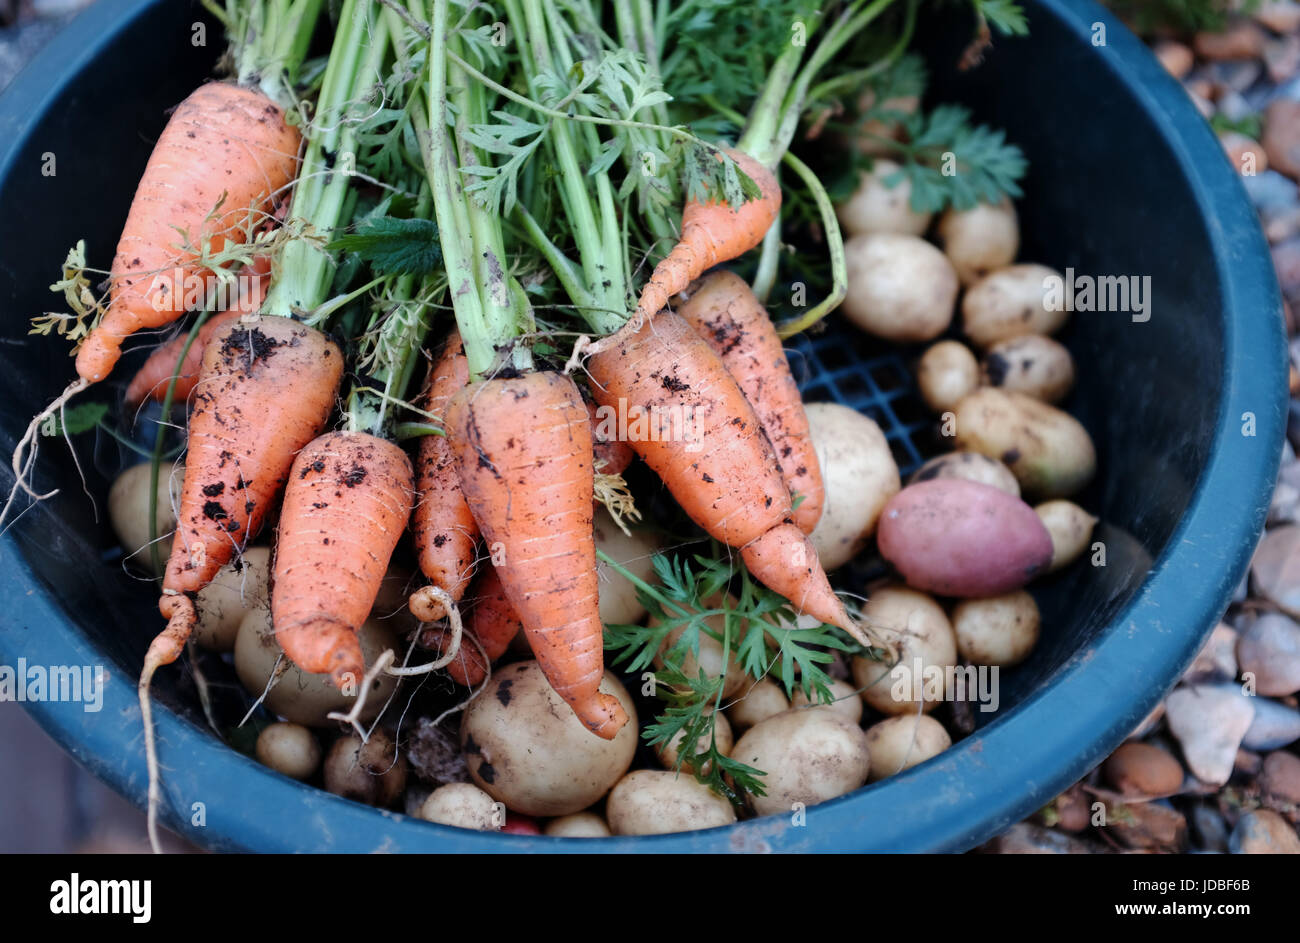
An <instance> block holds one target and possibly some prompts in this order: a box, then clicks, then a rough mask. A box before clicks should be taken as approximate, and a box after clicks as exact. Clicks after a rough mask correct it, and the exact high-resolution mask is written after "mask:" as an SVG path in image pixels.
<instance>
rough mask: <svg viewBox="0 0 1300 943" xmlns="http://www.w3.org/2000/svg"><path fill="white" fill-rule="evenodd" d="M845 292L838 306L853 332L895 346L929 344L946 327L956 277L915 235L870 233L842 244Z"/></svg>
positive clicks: (938, 254) (952, 306) (953, 302)
mask: <svg viewBox="0 0 1300 943" xmlns="http://www.w3.org/2000/svg"><path fill="white" fill-rule="evenodd" d="M844 256H845V261H846V264H847V266H848V289H847V293H846V294H845V296H844V303H843V305H842V306H841V310H843V312H844V314H845V316H846V317H847V318H848V319H849V320H850V321H851V322H853V324H855V325H856V326H857V327H859V328H861V329H862V330H864V331H866V332H867V333H868V334H874V335H875V336H876V337H883V338H884V339H885V340H890V341H895V342H898V343H914V342H918V341H928V340H933V339H934V338H936V337H938V336H939V335H940V334H942V333H943V332H944V331H945V330H947V328H948V325H949V324H951V323H952V316H953V311H954V309H955V305H956V301H957V288H958V284H957V273H956V272H955V271H953V267H952V263H950V262H949V261H948V257H947V256H945V255H944V254H943V253H942V252H940V251H939V250H938V249H936V248H935V247H934V246H932V245H930V243H928V242H926V241H925V240H924V239H922V238H920V237H919V236H905V235H901V234H899V233H872V234H870V235H863V236H853V237H852V238H851V239H849V240H848V241H847V242H845V244H844Z"/></svg>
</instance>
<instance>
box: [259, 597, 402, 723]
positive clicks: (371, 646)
mask: <svg viewBox="0 0 1300 943" xmlns="http://www.w3.org/2000/svg"><path fill="white" fill-rule="evenodd" d="M357 637H358V638H359V639H360V640H361V651H362V653H363V654H364V655H365V658H366V664H367V666H369V665H371V664H374V661H375V659H376V658H378V657H379V656H380V655H381V654H383V652H384V650H385V649H388V648H391V649H393V650H394V651H395V652H396V651H398V647H397V646H398V643H397V637H396V636H395V635H393V632H392V630H391V629H389V628H388V627H387V626H385V625H383V624H381V623H379V622H376V621H375V620H373V619H367V620H366V622H365V624H363V625H362V626H361V631H360V632H359V633H358V635H357ZM282 654H283V650H282V649H281V648H280V645H279V643H277V642H276V640H275V631H274V629H272V628H271V612H270V610H269V609H267V608H266V607H264V606H257V607H256V608H254V609H251V610H249V612H248V613H247V614H246V615H245V616H244V619H243V621H242V622H240V623H239V634H238V635H237V636H236V637H235V673H236V674H237V675H238V676H239V681H240V683H241V684H243V686H244V688H245V689H246V690H247V691H248V693H249V694H252V695H253V696H254V697H260V696H261V695H262V692H263V691H264V690H266V683H267V681H268V680H270V678H271V675H272V674H273V673H274V671H275V663H276V660H277V658H278V657H279V656H280V655H282ZM284 663H285V664H286V665H287V666H288V668H287V670H286V671H285V672H284V674H283V675H281V676H280V680H279V681H277V682H276V683H275V686H274V687H272V688H271V690H270V692H269V693H268V694H267V695H266V700H265V702H264V703H265V704H266V708H267V710H269V711H271V712H272V713H274V714H279V715H280V716H281V717H283V718H285V719H286V720H291V721H293V722H294V723H297V724H303V725H305V726H308V727H331V726H333V725H334V724H335V721H332V720H329V719H328V718H327V717H326V715H327V714H329V713H330V712H331V711H339V712H342V713H346V712H347V711H349V710H351V708H352V704H353V701H354V700H355V697H356V695H355V694H344V693H343V692H342V691H340V690H339V689H338V688H336V687H334V685H333V684H332V683H331V682H330V678H329V675H324V674H309V673H307V672H305V671H303V670H301V669H300V668H298V666H297V665H295V664H293V662H291V661H289V659H288V658H287V657H286V658H285V660H284ZM360 680H361V679H360V678H358V679H357V681H358V682H360ZM398 681H399V679H398V678H395V677H393V676H392V675H388V674H383V675H380V676H379V677H378V678H376V679H375V682H374V688H373V689H372V690H371V691H370V694H369V695H368V696H367V697H366V706H365V709H364V710H363V711H362V712H361V716H362V719H363V720H365V721H371V720H374V719H375V718H376V717H378V716H379V712H380V710H381V709H382V708H383V706H384V704H385V703H386V702H387V701H388V699H389V697H391V696H392V694H393V692H394V691H395V690H397V685H398Z"/></svg>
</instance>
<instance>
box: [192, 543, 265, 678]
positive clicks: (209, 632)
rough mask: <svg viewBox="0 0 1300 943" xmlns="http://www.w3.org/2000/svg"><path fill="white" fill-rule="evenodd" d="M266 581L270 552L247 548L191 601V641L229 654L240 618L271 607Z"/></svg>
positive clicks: (219, 571)
mask: <svg viewBox="0 0 1300 943" xmlns="http://www.w3.org/2000/svg"><path fill="white" fill-rule="evenodd" d="M270 580H271V551H270V549H269V548H267V547H249V548H248V549H247V550H245V551H244V552H243V553H242V554H241V555H240V556H238V557H237V558H235V559H234V560H231V561H230V562H229V563H227V564H226V565H225V566H223V567H222V568H221V569H220V570H218V571H217V575H216V576H215V577H213V578H212V582H211V583H209V584H208V585H207V586H205V587H203V588H202V589H201V590H199V594H198V596H197V598H195V600H194V608H195V610H196V611H197V612H198V617H199V621H198V624H197V625H196V626H195V627H194V641H195V642H197V643H198V644H199V645H201V646H202V647H203V648H206V649H208V650H209V651H214V652H229V651H233V650H234V648H235V638H236V637H237V636H238V635H239V626H240V623H242V622H243V621H244V616H246V615H248V613H249V612H250V611H251V610H253V609H256V608H258V607H262V608H265V607H267V606H269V605H270V604H271V595H270V588H269V583H270Z"/></svg>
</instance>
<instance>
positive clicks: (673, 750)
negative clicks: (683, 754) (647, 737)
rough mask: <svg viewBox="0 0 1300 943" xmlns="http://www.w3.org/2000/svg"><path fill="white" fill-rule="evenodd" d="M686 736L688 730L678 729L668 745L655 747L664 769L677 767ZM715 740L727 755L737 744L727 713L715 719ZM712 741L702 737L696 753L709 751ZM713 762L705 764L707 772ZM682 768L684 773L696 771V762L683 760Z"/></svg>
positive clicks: (696, 746)
mask: <svg viewBox="0 0 1300 943" xmlns="http://www.w3.org/2000/svg"><path fill="white" fill-rule="evenodd" d="M685 736H686V731H685V730H681V731H678V733H677V735H676V736H675V737H673V738H672V740H670V741H668V744H667V745H666V746H659V747H656V748H655V755H656V756H657V757H659V762H660V763H662V764H663V767H664V769H676V768H677V758H678V756H679V755H680V751H681V746H682V740H683V739H684V738H685ZM713 740H714V741H715V742H716V744H717V747H718V752H719V753H721V754H722V755H723V756H726V755H727V754H729V753H730V752H731V748H732V746H733V745H734V744H735V738H734V737H733V736H732V734H731V724H730V723H729V722H728V721H727V715H726V714H718V716H717V718H716V719H715V720H714V721H713ZM709 746H710V741H709V738H708V737H701V738H700V739H699V740H698V741H696V743H695V752H696V754H697V755H698V754H700V753H707V752H708V751H709ZM712 765H713V764H712V762H709V763H705V764H704V770H705V772H708V770H709V768H710V767H711V766H712ZM681 770H682V772H684V773H694V772H695V763H694V761H692V760H683V761H682V765H681Z"/></svg>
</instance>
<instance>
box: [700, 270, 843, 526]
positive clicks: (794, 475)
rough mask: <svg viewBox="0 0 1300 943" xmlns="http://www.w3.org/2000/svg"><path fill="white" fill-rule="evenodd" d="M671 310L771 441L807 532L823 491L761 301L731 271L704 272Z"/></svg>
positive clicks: (799, 402)
mask: <svg viewBox="0 0 1300 943" xmlns="http://www.w3.org/2000/svg"><path fill="white" fill-rule="evenodd" d="M688 292H689V297H688V298H687V300H686V302H685V304H681V305H678V306H677V309H676V311H677V313H678V314H679V315H681V316H682V318H684V319H685V320H686V322H687V323H688V324H690V325H691V327H693V328H694V329H695V331H696V333H698V334H699V335H700V336H701V337H703V338H704V340H705V341H706V342H707V343H708V345H709V346H710V347H712V348H713V350H714V352H715V353H716V354H717V355H718V356H719V357H721V358H722V362H723V364H725V365H726V367H727V370H728V371H729V372H730V373H731V375H732V376H733V377H735V378H736V382H737V383H738V384H740V389H741V390H742V391H743V392H744V394H745V398H746V399H747V400H749V403H750V405H751V406H753V407H754V412H755V414H756V415H757V416H758V420H759V422H760V423H762V426H763V431H765V432H766V433H767V437H768V438H769V439H770V440H771V442H772V448H773V449H774V450H775V452H776V460H777V464H778V465H780V467H781V475H782V477H784V478H785V483H786V485H787V486H788V487H789V489H790V491H791V492H794V493H796V494H799V495H801V496H802V498H803V500H802V501H800V502H799V506H798V507H797V508H795V510H794V515H793V517H794V522H795V524H797V525H798V527H799V529H800V530H802V531H803V532H804V533H805V534H811V533H812V531H813V528H814V527H816V526H817V521H818V520H819V519H820V518H821V515H822V504H823V502H824V501H825V489H824V488H823V487H822V475H821V466H820V465H819V464H818V462H817V452H816V450H815V449H814V448H813V443H812V435H811V433H810V432H809V429H808V417H807V416H806V415H805V414H804V409H803V398H802V397H801V396H800V395H799V385H798V384H797V383H795V381H794V375H793V374H791V372H790V362H789V361H788V360H786V357H785V349H784V347H783V346H782V344H781V338H780V337H778V336H777V333H776V328H775V327H774V326H773V324H772V320H771V319H770V318H769V317H768V316H767V310H766V309H765V308H764V307H763V304H762V302H760V301H759V300H758V298H756V297H755V296H754V293H753V292H752V291H751V290H750V288H749V285H748V284H747V283H746V282H745V280H744V279H742V278H741V277H740V276H739V275H737V274H735V273H734V272H714V273H711V274H709V275H706V276H705V277H704V278H702V279H701V280H700V281H698V282H696V283H695V284H694V285H692V286H691V287H690V288H689V289H688Z"/></svg>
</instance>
